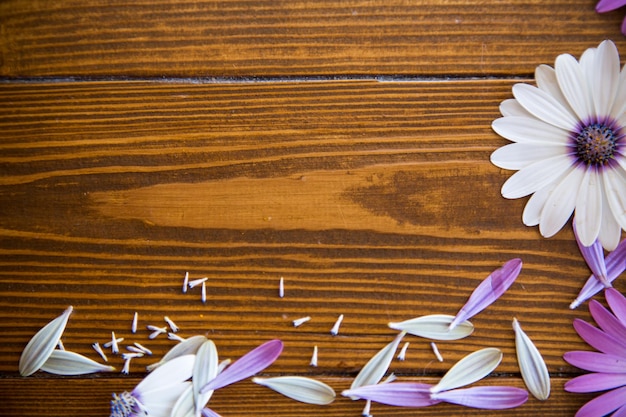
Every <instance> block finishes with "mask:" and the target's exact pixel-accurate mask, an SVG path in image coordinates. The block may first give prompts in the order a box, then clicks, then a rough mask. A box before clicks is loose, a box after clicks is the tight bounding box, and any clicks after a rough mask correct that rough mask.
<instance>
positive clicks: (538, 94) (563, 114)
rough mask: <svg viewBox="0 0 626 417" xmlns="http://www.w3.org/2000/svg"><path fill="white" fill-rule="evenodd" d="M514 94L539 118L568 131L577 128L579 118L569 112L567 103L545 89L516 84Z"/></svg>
mask: <svg viewBox="0 0 626 417" xmlns="http://www.w3.org/2000/svg"><path fill="white" fill-rule="evenodd" d="M513 95H514V96H515V98H516V99H517V101H519V103H520V104H521V105H522V106H523V107H524V108H525V109H526V110H528V111H529V112H530V113H532V114H533V115H534V116H535V117H537V118H538V119H540V120H543V121H544V122H546V123H549V124H551V125H553V126H556V127H560V128H561V129H565V130H567V131H574V130H575V129H576V126H577V125H578V120H577V119H576V118H575V117H574V116H573V115H572V114H571V113H570V112H569V110H568V107H567V104H563V103H561V102H559V101H558V99H557V98H555V97H553V96H551V95H550V94H548V93H546V92H545V91H543V90H540V89H539V88H537V87H533V86H532V85H528V84H515V85H514V86H513Z"/></svg>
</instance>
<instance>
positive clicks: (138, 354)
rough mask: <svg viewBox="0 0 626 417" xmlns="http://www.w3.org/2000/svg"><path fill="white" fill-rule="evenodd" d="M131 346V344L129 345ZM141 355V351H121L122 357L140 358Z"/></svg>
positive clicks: (125, 358)
mask: <svg viewBox="0 0 626 417" xmlns="http://www.w3.org/2000/svg"><path fill="white" fill-rule="evenodd" d="M129 347H132V346H129ZM141 357H143V353H141V352H132V353H122V359H124V360H127V359H132V358H141Z"/></svg>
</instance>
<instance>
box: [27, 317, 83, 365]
mask: <svg viewBox="0 0 626 417" xmlns="http://www.w3.org/2000/svg"><path fill="white" fill-rule="evenodd" d="M72 310H73V307H72V306H69V307H68V308H67V309H66V310H65V311H64V312H63V314H61V315H60V316H59V317H57V318H55V319H54V320H52V321H51V322H50V323H48V324H46V325H45V326H44V327H43V328H42V329H41V330H39V331H38V332H37V333H36V334H35V335H34V336H33V338H32V339H30V341H29V342H28V344H27V345H26V347H25V348H24V351H23V352H22V356H20V362H19V370H20V375H22V376H29V375H32V374H34V373H35V372H37V370H39V368H41V366H42V365H43V364H44V363H45V362H46V361H47V360H48V358H49V357H50V355H51V354H52V352H53V351H54V350H55V348H56V346H57V344H58V343H59V340H61V335H62V334H63V331H64V330H65V326H66V325H67V320H68V319H69V317H70V314H71V313H72Z"/></svg>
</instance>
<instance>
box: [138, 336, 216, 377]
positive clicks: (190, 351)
mask: <svg viewBox="0 0 626 417" xmlns="http://www.w3.org/2000/svg"><path fill="white" fill-rule="evenodd" d="M207 340H208V339H207V338H206V337H204V336H192V337H190V338H188V339H185V340H184V341H182V342H180V343H178V344H177V345H175V346H174V347H173V348H171V349H170V350H169V351H168V352H167V353H166V354H165V355H163V358H162V359H161V360H160V361H159V362H157V363H153V364H151V365H148V366H147V368H146V369H147V370H148V371H152V370H154V369H156V368H158V367H159V366H161V365H163V364H164V363H166V362H168V361H171V360H172V359H174V358H178V357H180V356H185V355H194V354H195V353H196V352H197V351H198V349H200V346H202V344H203V343H204V342H206V341H207Z"/></svg>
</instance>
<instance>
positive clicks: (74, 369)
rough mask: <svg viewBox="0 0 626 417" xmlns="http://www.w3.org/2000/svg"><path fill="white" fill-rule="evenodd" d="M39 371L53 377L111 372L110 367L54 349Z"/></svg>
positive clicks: (112, 368) (79, 355)
mask: <svg viewBox="0 0 626 417" xmlns="http://www.w3.org/2000/svg"><path fill="white" fill-rule="evenodd" d="M41 370H42V371H45V372H48V373H50V374H55V375H85V374H93V373H96V372H112V371H114V370H115V368H114V367H112V366H110V365H102V364H100V363H98V362H96V361H94V360H91V359H89V358H88V357H86V356H83V355H81V354H79V353H76V352H70V351H69V350H59V349H55V350H53V351H52V355H50V357H49V358H48V360H47V361H46V362H45V363H44V364H43V365H42V366H41Z"/></svg>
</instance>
